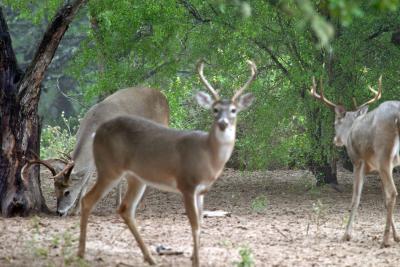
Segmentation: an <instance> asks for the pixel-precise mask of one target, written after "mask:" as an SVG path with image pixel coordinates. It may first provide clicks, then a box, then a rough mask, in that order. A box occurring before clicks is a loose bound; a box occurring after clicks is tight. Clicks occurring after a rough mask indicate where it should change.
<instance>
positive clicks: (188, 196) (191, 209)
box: [183, 193, 200, 267]
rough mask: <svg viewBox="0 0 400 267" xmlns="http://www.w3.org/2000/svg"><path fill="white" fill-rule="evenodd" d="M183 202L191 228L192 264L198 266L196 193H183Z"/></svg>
mask: <svg viewBox="0 0 400 267" xmlns="http://www.w3.org/2000/svg"><path fill="white" fill-rule="evenodd" d="M183 197H184V202H185V209H186V214H187V216H188V218H189V223H190V226H191V228H192V236H193V242H194V245H193V255H192V265H193V266H194V267H198V266H199V264H200V262H199V246H200V221H199V210H198V203H197V200H198V194H197V193H184V194H183Z"/></svg>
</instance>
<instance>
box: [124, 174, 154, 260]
mask: <svg viewBox="0 0 400 267" xmlns="http://www.w3.org/2000/svg"><path fill="white" fill-rule="evenodd" d="M126 180H127V182H128V190H127V191H126V194H125V197H124V199H123V200H122V203H121V206H120V207H119V210H118V212H119V214H120V215H121V217H122V219H123V220H124V221H125V223H126V224H127V225H128V227H129V230H130V231H131V233H132V234H133V236H134V237H135V239H136V242H137V243H138V245H139V248H140V250H141V251H142V253H143V257H144V260H145V261H147V262H148V263H149V264H151V265H154V264H156V261H155V260H154V259H153V257H152V256H151V253H150V252H149V250H148V249H147V247H146V245H145V244H144V242H143V239H142V237H141V236H140V234H139V231H138V229H137V227H136V222H135V214H136V208H137V206H138V204H139V202H140V199H141V198H142V196H143V193H144V191H145V189H146V185H145V184H144V183H142V182H141V181H140V180H138V179H136V178H134V177H133V176H130V177H127V179H126Z"/></svg>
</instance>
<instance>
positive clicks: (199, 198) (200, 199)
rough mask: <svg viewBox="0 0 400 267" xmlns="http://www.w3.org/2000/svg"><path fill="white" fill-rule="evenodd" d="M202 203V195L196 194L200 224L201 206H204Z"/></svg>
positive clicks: (201, 217) (201, 216) (201, 218)
mask: <svg viewBox="0 0 400 267" xmlns="http://www.w3.org/2000/svg"><path fill="white" fill-rule="evenodd" d="M203 204H204V195H203V194H197V197H196V205H197V210H198V212H199V218H200V224H202V223H203V207H204V205H203Z"/></svg>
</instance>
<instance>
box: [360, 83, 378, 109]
mask: <svg viewBox="0 0 400 267" xmlns="http://www.w3.org/2000/svg"><path fill="white" fill-rule="evenodd" d="M368 88H369V90H370V91H371V92H372V93H373V94H374V95H375V96H374V97H373V98H372V99H370V100H368V101H367V102H365V103H364V104H362V105H360V106H358V107H356V109H360V108H362V107H364V106H367V105H369V104H372V103H374V102H375V101H377V100H379V99H380V98H381V97H382V75H381V76H380V77H379V80H378V91H375V90H374V89H373V88H372V87H371V86H370V85H368Z"/></svg>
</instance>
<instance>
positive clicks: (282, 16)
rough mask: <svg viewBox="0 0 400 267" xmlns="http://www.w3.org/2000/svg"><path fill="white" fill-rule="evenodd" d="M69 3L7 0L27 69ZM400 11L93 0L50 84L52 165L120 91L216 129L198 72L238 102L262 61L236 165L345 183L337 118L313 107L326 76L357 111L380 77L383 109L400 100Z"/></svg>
mask: <svg viewBox="0 0 400 267" xmlns="http://www.w3.org/2000/svg"><path fill="white" fill-rule="evenodd" d="M63 2H64V1H60V0H48V1H33V2H32V1H5V3H6V5H7V6H8V9H7V15H8V16H7V19H9V27H10V31H11V33H12V39H13V42H14V46H15V47H16V52H17V58H18V59H19V60H20V62H22V64H21V65H22V66H24V62H29V60H30V59H31V58H32V56H33V55H32V53H31V52H29V51H32V49H27V46H30V45H31V44H32V43H34V42H35V41H37V39H38V37H39V36H40V35H41V33H42V32H43V30H44V26H45V25H47V23H48V21H49V20H50V19H51V18H52V16H53V15H54V14H55V12H56V11H57V10H58V8H59V7H60V5H62V4H63ZM398 6H399V1H396V0H391V1H387V0H371V1H345V0H332V1H308V0H303V1H290V0H286V1H284V0H282V1H262V0H260V1H240V0H235V1H225V0H215V1H195V0H192V1H188V0H178V1H176V0H174V1H172V0H166V1H145V2H143V1H142V2H141V1H110V0H99V1H87V3H86V5H85V6H84V7H83V8H82V10H81V11H80V13H79V14H78V16H77V18H75V20H74V21H73V22H72V23H71V25H70V28H69V30H68V31H67V33H66V36H65V38H64V39H63V41H62V43H61V45H60V47H59V49H58V52H57V54H56V56H55V58H54V60H53V63H52V65H51V66H50V70H49V72H48V73H47V76H46V79H45V82H44V83H43V92H44V95H43V97H42V99H41V106H40V112H41V114H42V116H43V118H44V121H45V123H46V125H50V127H48V126H46V125H45V126H44V127H43V128H42V129H43V130H42V148H41V151H42V154H44V155H47V156H54V155H53V154H52V153H56V152H57V151H58V150H60V149H62V150H65V152H68V150H69V149H71V147H72V146H73V136H74V134H75V131H76V128H77V122H78V119H77V118H78V117H82V114H84V112H85V111H86V110H87V109H88V108H89V107H90V106H91V105H92V104H93V103H95V102H96V101H99V100H101V99H103V98H104V97H105V96H107V95H109V94H111V93H113V92H115V91H116V90H118V89H121V88H126V87H131V86H136V85H140V84H143V85H148V86H151V87H155V88H159V89H161V90H162V91H163V92H164V93H165V94H166V95H167V98H168V100H169V104H170V106H171V126H172V127H175V128H181V129H188V128H189V129H207V128H208V127H209V118H208V117H207V115H206V114H205V113H204V112H202V111H201V110H200V109H199V108H198V107H197V106H196V105H195V102H194V100H193V95H194V93H195V92H197V91H198V90H203V86H202V85H201V83H200V82H199V79H198V75H197V72H196V69H195V65H196V62H197V61H198V60H199V59H200V58H204V59H205V60H206V62H207V65H206V68H205V74H206V76H207V77H208V79H209V80H210V82H212V83H213V85H214V86H215V88H217V89H218V90H219V91H220V92H221V94H222V95H226V96H228V95H231V92H232V91H233V90H235V89H236V88H238V87H240V86H241V85H242V84H243V83H244V82H245V80H246V79H247V77H248V69H247V64H246V60H247V59H252V60H254V61H255V62H256V64H257V66H258V71H259V73H258V77H257V79H256V80H255V82H254V84H252V86H251V88H250V90H251V91H252V92H253V93H254V94H255V96H256V103H255V105H254V106H253V107H252V108H251V109H250V110H249V111H247V112H246V113H245V114H244V116H242V117H241V118H240V121H239V123H240V127H239V132H238V139H237V146H236V149H235V152H234V155H233V157H232V158H231V161H230V163H229V164H230V166H232V167H235V168H240V169H267V168H268V169H271V168H309V169H311V170H312V171H313V172H314V174H316V175H317V178H318V175H320V176H321V177H320V178H319V179H322V180H323V179H325V178H324V177H327V176H329V175H332V174H333V175H334V174H335V170H334V168H336V167H334V168H332V162H336V159H338V158H339V155H338V150H337V149H335V148H334V147H333V146H332V138H333V113H332V112H331V111H330V110H328V109H326V108H325V107H323V106H322V105H321V104H320V103H318V102H317V101H315V100H314V99H313V98H312V97H310V96H309V92H308V91H309V88H310V85H311V78H312V77H313V76H315V77H318V78H319V77H321V79H322V80H323V83H324V88H325V92H326V95H327V97H328V98H329V99H332V100H333V101H336V102H341V103H343V104H344V105H345V106H346V107H347V108H350V109H351V108H352V107H353V98H354V99H356V100H357V101H358V102H360V103H361V102H363V101H365V100H366V99H368V98H370V97H371V93H370V92H369V91H368V85H371V86H373V87H376V86H377V81H378V77H379V76H380V75H383V96H382V99H383V100H388V99H396V97H397V94H396V92H397V91H398V81H397V80H398V79H397V77H399V71H400V61H399V60H398V58H399V53H400V50H399V49H400V16H399V10H398ZM26 38H29V42H27V41H26V40H27V39H26ZM27 51H28V52H27ZM371 108H373V107H371ZM62 112H64V113H62ZM62 114H63V115H62ZM61 115H62V116H61ZM57 125H58V126H57ZM57 127H59V128H57ZM55 137H56V138H57V139H59V140H60V139H62V138H63V139H62V140H63V141H62V144H56V143H55V142H53V139H54V138H55ZM71 140H72V141H71ZM327 181H328V182H329V179H328V180H327Z"/></svg>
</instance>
